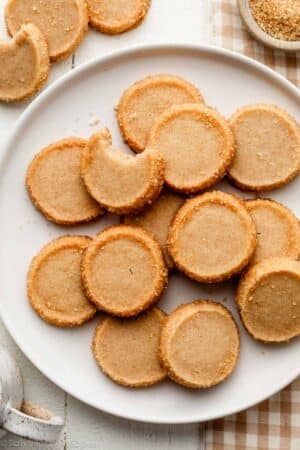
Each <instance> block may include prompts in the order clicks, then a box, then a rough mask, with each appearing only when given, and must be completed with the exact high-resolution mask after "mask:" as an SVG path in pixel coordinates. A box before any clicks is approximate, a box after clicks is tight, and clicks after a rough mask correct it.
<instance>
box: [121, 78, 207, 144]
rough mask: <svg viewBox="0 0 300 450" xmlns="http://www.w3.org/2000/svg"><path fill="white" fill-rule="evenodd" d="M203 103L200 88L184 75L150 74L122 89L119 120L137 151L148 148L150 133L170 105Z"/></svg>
mask: <svg viewBox="0 0 300 450" xmlns="http://www.w3.org/2000/svg"><path fill="white" fill-rule="evenodd" d="M194 102H195V103H202V102H203V98H202V95H201V93H200V92H199V90H198V89H197V88H196V87H195V86H194V85H193V84H191V83H189V82H188V81H186V80H184V79H183V78H181V77H178V76H175V75H169V74H161V75H153V76H148V77H146V78H144V79H142V80H140V81H137V82H136V83H134V84H133V85H132V86H130V87H129V88H128V89H126V91H125V92H124V93H123V95H122V97H121V99H120V102H119V105H118V111H117V116H118V121H119V125H120V129H121V132H122V135H123V138H124V140H125V142H127V143H128V145H129V146H130V147H131V149H132V150H134V151H135V152H141V151H143V150H144V149H145V148H146V144H147V138H148V134H149V132H150V130H151V128H152V126H153V125H154V123H155V121H156V120H157V118H158V117H159V116H160V114H161V113H163V112H164V111H165V110H166V109H167V108H170V107H171V106H173V105H180V104H183V103H194Z"/></svg>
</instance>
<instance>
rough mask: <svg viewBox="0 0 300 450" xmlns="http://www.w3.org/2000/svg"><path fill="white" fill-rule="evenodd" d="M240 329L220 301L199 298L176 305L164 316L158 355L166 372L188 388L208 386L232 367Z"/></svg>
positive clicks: (225, 376) (222, 376)
mask: <svg viewBox="0 0 300 450" xmlns="http://www.w3.org/2000/svg"><path fill="white" fill-rule="evenodd" d="M239 348H240V340H239V331H238V328H237V325H236V323H235V321H234V319H233V317H232V316H231V314H230V312H229V311H228V310H227V309H226V308H225V307H224V306H222V305H221V304H219V303H215V302H212V301H209V300H199V301H195V302H193V303H188V304H185V305H181V306H179V307H178V308H177V309H175V311H173V312H172V313H171V314H170V315H169V316H168V317H167V319H166V321H165V323H164V325H163V329H162V332H161V338H160V351H159V356H160V360H161V364H162V365H163V366H164V367H165V368H166V370H167V373H168V376H169V377H170V378H171V379H172V380H173V381H175V382H176V383H179V384H181V385H183V386H186V387H189V388H194V389H197V388H208V387H210V386H214V385H216V384H218V383H220V382H221V381H223V380H224V379H225V378H227V377H228V376H229V375H230V374H231V373H232V371H233V370H234V368H235V366H236V363H237V359H238V355H239Z"/></svg>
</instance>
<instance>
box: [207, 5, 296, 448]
mask: <svg viewBox="0 0 300 450" xmlns="http://www.w3.org/2000/svg"><path fill="white" fill-rule="evenodd" d="M211 1H212V26H213V30H212V44H213V45H217V46H219V47H226V48H229V49H232V50H235V51H238V52H241V53H243V54H245V55H247V56H249V57H251V58H255V59H257V60H259V61H260V62H262V63H264V64H267V65H268V66H270V67H271V68H272V69H275V70H277V71H278V72H280V73H281V74H282V75H283V76H285V77H286V78H288V79H289V80H290V81H292V82H293V83H295V84H296V85H297V86H300V55H298V56H296V55H289V56H287V55H285V54H284V53H282V52H280V51H273V50H270V49H267V48H265V47H264V46H263V45H261V44H259V43H258V42H256V41H254V39H253V38H252V37H251V36H250V35H249V34H248V32H247V31H246V29H245V28H244V26H243V24H242V21H241V17H240V15H239V11H238V7H237V4H236V0H223V1H222V0H211ZM266 1H267V0H266ZM204 427H205V433H204V436H205V450H300V379H298V380H296V381H294V383H292V384H291V385H290V386H288V387H287V388H285V389H284V390H283V391H281V392H280V393H278V394H276V395H274V396H273V397H271V398H270V399H268V400H266V401H264V402H263V403H261V404H260V405H257V406H255V407H253V408H250V409H248V410H247V411H243V412H241V413H239V414H235V415H232V416H228V417H225V418H224V419H220V420H216V421H214V422H210V423H207V424H205V426H204Z"/></svg>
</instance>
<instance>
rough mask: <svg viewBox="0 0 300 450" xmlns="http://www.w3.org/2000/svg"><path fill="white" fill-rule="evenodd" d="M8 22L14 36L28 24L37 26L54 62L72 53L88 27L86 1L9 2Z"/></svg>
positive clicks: (6, 10)
mask: <svg viewBox="0 0 300 450" xmlns="http://www.w3.org/2000/svg"><path fill="white" fill-rule="evenodd" d="M5 20H6V24H7V28H8V31H9V33H10V34H11V35H12V36H13V35H15V34H16V33H17V32H18V30H19V29H20V27H21V26H22V25H23V24H25V23H33V24H34V25H36V26H37V27H38V28H39V29H40V30H41V32H42V33H43V34H44V36H45V38H46V40H47V43H48V49H49V55H50V59H51V60H52V61H57V60H60V59H63V58H66V57H67V56H69V55H70V54H71V53H73V51H74V50H75V48H76V47H77V46H78V45H79V44H80V42H81V40H82V39H83V37H84V35H85V32H86V31H87V27H88V14H87V7H86V4H85V1H84V0H64V1H62V0H51V1H48V0H8V2H7V4H6V7H5Z"/></svg>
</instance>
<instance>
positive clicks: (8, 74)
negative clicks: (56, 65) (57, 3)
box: [0, 24, 50, 102]
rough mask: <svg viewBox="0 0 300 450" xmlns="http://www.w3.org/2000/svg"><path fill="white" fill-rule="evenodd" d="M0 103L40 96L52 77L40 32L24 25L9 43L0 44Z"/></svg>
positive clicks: (45, 45)
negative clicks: (38, 94) (45, 83)
mask: <svg viewBox="0 0 300 450" xmlns="http://www.w3.org/2000/svg"><path fill="white" fill-rule="evenodd" d="M0 61H1V65H0V100H1V101H5V102H13V101H17V100H23V99H25V98H27V97H29V96H30V95H33V94H34V93H35V92H37V91H38V90H39V89H40V88H41V86H42V85H43V83H44V82H45V81H46V79H47V78H48V75H49V70H50V66H49V55H48V49H47V44H46V41H45V38H44V36H43V35H42V33H41V32H40V30H39V29H38V28H37V27H36V26H34V25H32V24H27V25H23V26H22V27H21V28H20V30H19V32H18V33H17V34H16V35H15V37H14V38H13V39H12V40H11V41H10V42H0Z"/></svg>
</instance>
